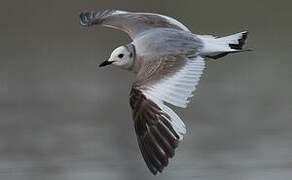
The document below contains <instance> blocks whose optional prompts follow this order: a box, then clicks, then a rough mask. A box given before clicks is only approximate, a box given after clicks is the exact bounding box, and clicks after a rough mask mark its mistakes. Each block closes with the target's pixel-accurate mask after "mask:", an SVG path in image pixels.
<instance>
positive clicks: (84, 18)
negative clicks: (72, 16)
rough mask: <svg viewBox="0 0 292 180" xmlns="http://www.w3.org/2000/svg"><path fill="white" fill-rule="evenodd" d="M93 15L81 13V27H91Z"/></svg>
mask: <svg viewBox="0 0 292 180" xmlns="http://www.w3.org/2000/svg"><path fill="white" fill-rule="evenodd" d="M91 14H92V13H89V12H82V13H80V15H79V17H80V25H81V26H89V25H90V19H91V16H92V15H91Z"/></svg>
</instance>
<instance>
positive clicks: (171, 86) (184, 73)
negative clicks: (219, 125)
mask: <svg viewBox="0 0 292 180" xmlns="http://www.w3.org/2000/svg"><path fill="white" fill-rule="evenodd" d="M204 68H205V61H204V59H203V58H202V57H201V56H197V57H196V58H194V59H190V60H189V61H188V62H187V63H186V64H185V66H184V67H183V68H181V69H180V70H179V71H178V72H177V73H175V74H174V75H172V76H170V77H167V78H165V79H163V80H162V81H160V82H159V83H156V84H154V85H152V86H150V87H147V89H146V90H143V94H145V96H146V97H147V98H148V99H151V100H152V101H153V102H155V103H156V104H157V105H158V106H159V107H160V109H161V110H162V111H164V112H165V113H166V114H168V115H169V116H170V119H168V118H166V119H168V121H169V122H170V124H171V126H172V127H173V129H174V130H175V132H176V133H177V134H178V135H179V140H180V141H181V140H182V139H183V135H184V134H185V133H186V127H185V124H184V123H183V121H182V120H181V119H180V117H179V116H178V115H177V114H176V113H175V112H174V111H173V110H172V109H170V108H169V107H168V106H166V105H165V104H164V102H167V103H170V104H172V105H175V106H178V107H186V106H187V103H188V102H189V101H188V98H189V97H191V96H192V93H193V91H195V90H196V85H197V84H198V82H199V80H200V77H201V75H202V73H203V70H204Z"/></svg>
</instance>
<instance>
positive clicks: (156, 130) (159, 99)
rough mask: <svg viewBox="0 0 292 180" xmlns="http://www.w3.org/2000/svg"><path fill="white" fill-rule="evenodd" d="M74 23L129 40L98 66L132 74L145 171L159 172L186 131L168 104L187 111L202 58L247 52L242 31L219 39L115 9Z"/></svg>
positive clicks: (133, 102)
mask: <svg viewBox="0 0 292 180" xmlns="http://www.w3.org/2000/svg"><path fill="white" fill-rule="evenodd" d="M80 24H81V25H82V26H92V25H102V26H105V27H110V28H114V29H118V30H121V31H124V32H126V33H127V34H128V35H129V36H130V38H131V39H132V42H131V43H129V44H126V45H123V46H120V47H118V48H116V49H115V50H114V51H113V52H112V53H111V55H110V57H109V59H108V60H106V61H104V62H102V63H101V64H100V65H99V66H100V67H103V66H106V65H113V66H117V67H120V68H122V69H125V70H128V71H132V72H133V73H135V74H136V80H135V81H134V82H133V85H132V89H131V92H130V97H129V98H130V106H131V108H132V117H133V120H134V127H135V131H136V134H137V140H138V145H139V148H140V151H141V153H142V156H143V159H144V161H145V163H146V165H147V167H148V168H149V170H150V171H151V172H152V173H153V174H154V175H156V174H157V173H158V172H160V173H161V172H162V171H163V169H164V168H165V167H166V166H167V165H168V163H169V159H170V158H172V157H174V154H175V149H176V148H177V147H178V144H179V141H181V140H182V139H183V135H184V134H185V133H186V128H185V124H184V123H183V121H182V120H181V119H180V117H179V116H178V115H177V114H176V113H175V112H174V111H173V110H172V109H171V108H170V107H169V106H170V105H173V106H176V107H181V108H185V107H187V104H188V102H189V100H190V97H191V96H192V93H193V92H194V91H195V90H196V86H197V84H198V82H199V80H200V77H201V75H202V73H203V71H204V68H205V60H204V59H206V58H212V59H218V58H221V57H223V56H225V55H227V54H230V53H238V52H243V51H247V50H244V49H243V45H244V44H245V42H246V39H247V35H248V32H247V31H244V32H240V33H236V34H233V35H230V36H225V37H221V38H218V37H215V36H212V35H197V34H193V33H192V32H191V31H190V30H189V29H188V28H187V27H186V26H185V25H183V24H182V23H180V22H179V21H177V20H175V19H173V18H171V17H168V16H164V15H160V14H155V13H136V12H126V11H120V10H104V11H97V12H95V11H90V12H82V13H81V14H80Z"/></svg>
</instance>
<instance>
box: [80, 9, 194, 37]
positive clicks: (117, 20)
mask: <svg viewBox="0 0 292 180" xmlns="http://www.w3.org/2000/svg"><path fill="white" fill-rule="evenodd" d="M80 24H81V25H82V26H91V25H94V24H100V25H103V26H106V27H111V28H115V29H119V30H121V31H124V32H126V33H128V34H129V36H130V37H131V38H132V39H134V38H135V36H136V35H138V34H140V33H142V32H144V31H146V30H149V29H152V28H161V27H166V28H173V29H178V30H183V31H189V29H188V28H187V27H185V26H184V25H183V24H182V23H180V22H178V21H177V20H175V19H173V18H171V17H168V16H164V15H160V14H154V13H133V12H126V11H119V10H105V11H98V12H94V11H91V12H83V13H81V14H80Z"/></svg>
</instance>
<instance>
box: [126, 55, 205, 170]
mask: <svg viewBox="0 0 292 180" xmlns="http://www.w3.org/2000/svg"><path fill="white" fill-rule="evenodd" d="M148 62H149V63H146V64H145V65H144V66H143V69H142V70H141V71H140V72H139V73H138V74H137V79H136V81H135V83H134V84H133V87H132V90H131V94H130V105H131V108H132V111H133V120H134V124H135V131H136V134H137V139H138V144H139V147H140V150H141V153H142V155H143V158H144V160H145V162H146V164H147V166H148V168H149V169H150V171H151V172H152V173H153V174H156V173H157V172H158V171H159V172H162V170H163V168H164V167H166V166H167V165H168V159H169V158H172V157H173V156H174V153H175V148H176V147H177V146H178V142H179V141H180V140H182V139H183V135H184V134H185V133H186V129H185V125H184V123H183V121H182V120H181V119H180V118H179V117H178V115H177V114H176V113H175V112H174V111H173V110H172V109H170V108H169V107H168V106H167V105H165V104H164V103H165V102H166V103H169V104H173V105H175V106H179V107H186V105H187V103H188V98H189V97H191V96H192V92H193V91H194V90H195V88H196V85H197V83H198V81H199V79H200V76H201V74H202V73H203V69H204V67H205V62H204V60H203V58H202V57H200V56H196V57H193V58H187V57H184V56H181V55H177V56H174V55H167V56H164V57H161V58H159V60H156V61H155V62H154V61H152V62H151V61H148Z"/></svg>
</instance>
